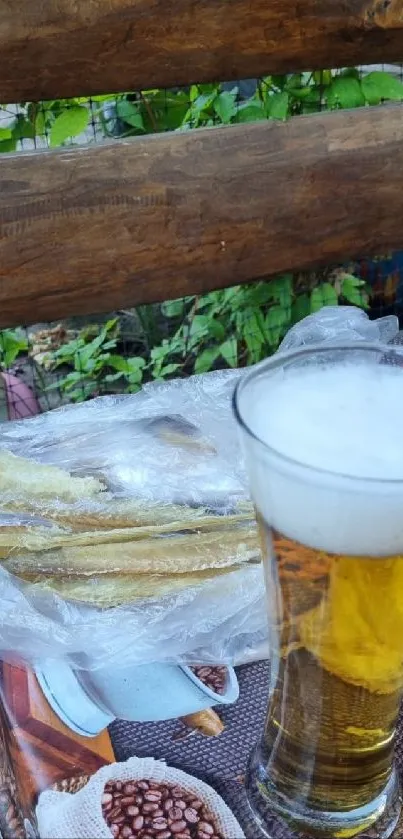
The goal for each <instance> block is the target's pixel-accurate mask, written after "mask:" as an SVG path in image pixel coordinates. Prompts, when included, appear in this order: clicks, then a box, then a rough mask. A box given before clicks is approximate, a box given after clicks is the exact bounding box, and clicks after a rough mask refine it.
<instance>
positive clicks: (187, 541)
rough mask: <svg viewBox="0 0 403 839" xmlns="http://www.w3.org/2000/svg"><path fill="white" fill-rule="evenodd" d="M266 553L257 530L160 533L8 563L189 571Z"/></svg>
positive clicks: (70, 570) (66, 569) (81, 570)
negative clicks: (262, 549)
mask: <svg viewBox="0 0 403 839" xmlns="http://www.w3.org/2000/svg"><path fill="white" fill-rule="evenodd" d="M259 557H260V553H259V543H258V537H257V533H256V529H255V528H253V527H250V528H234V529H232V530H228V531H225V533H223V532H222V531H218V532H211V533H203V532H194V533H192V534H188V533H185V534H183V535H181V536H178V535H175V536H167V537H163V536H160V537H158V538H154V539H141V540H139V541H132V542H116V543H107V544H103V545H102V547H101V546H99V545H92V544H90V545H84V546H81V547H73V548H59V549H58V550H47V551H42V552H39V551H36V552H35V551H32V552H24V551H21V552H16V553H12V554H11V555H10V556H9V557H8V559H7V560H6V561H3V566H4V567H5V568H7V570H8V571H11V572H12V573H13V574H17V575H18V574H20V573H22V572H32V571H37V572H38V574H54V575H65V574H102V573H104V574H110V573H116V574H117V573H130V572H131V573H135V574H175V573H178V574H185V573H188V572H191V571H202V570H204V569H207V568H223V567H230V566H231V565H237V564H239V563H243V562H249V561H251V560H256V561H257V560H258V559H259Z"/></svg>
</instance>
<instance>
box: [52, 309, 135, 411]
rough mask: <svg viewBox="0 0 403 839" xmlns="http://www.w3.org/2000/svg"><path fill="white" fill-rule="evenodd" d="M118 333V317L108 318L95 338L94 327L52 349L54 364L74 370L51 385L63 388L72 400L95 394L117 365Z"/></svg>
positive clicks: (54, 366) (80, 399) (87, 397)
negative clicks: (113, 359) (114, 358)
mask: <svg viewBox="0 0 403 839" xmlns="http://www.w3.org/2000/svg"><path fill="white" fill-rule="evenodd" d="M118 332H119V329H118V321H117V319H116V318H115V319H113V320H109V321H108V322H107V323H106V324H105V326H104V327H103V328H102V329H101V330H100V332H99V334H98V335H96V336H95V337H94V338H93V337H92V334H91V333H92V331H91V330H89V329H83V330H82V331H81V333H80V334H79V335H78V337H77V338H74V339H73V340H72V341H68V343H66V344H63V345H62V346H61V347H60V348H59V349H58V350H56V351H55V352H53V354H52V366H53V368H58V367H62V368H63V369H65V368H66V367H67V368H71V369H70V370H69V372H68V373H66V374H65V375H63V376H62V377H61V378H60V379H59V380H58V381H57V382H55V383H54V384H52V385H50V386H49V387H50V388H51V389H54V388H58V389H60V390H62V391H63V392H65V393H66V394H67V395H68V397H69V399H70V400H71V401H72V402H81V401H83V400H84V399H89V398H90V397H92V396H96V395H97V394H98V392H99V391H100V389H102V382H103V381H104V380H105V379H106V376H107V375H108V371H109V368H113V367H114V365H113V364H112V362H111V359H112V358H113V356H112V354H111V350H115V349H116V344H117V338H118ZM115 369H116V368H115Z"/></svg>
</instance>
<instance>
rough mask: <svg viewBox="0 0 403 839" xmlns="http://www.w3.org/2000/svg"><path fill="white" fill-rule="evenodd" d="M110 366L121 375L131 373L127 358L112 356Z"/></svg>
mask: <svg viewBox="0 0 403 839" xmlns="http://www.w3.org/2000/svg"><path fill="white" fill-rule="evenodd" d="M109 364H110V366H111V367H113V368H114V370H119V371H120V372H121V373H128V372H129V365H128V362H127V359H126V358H123V356H122V355H111V356H110V357H109Z"/></svg>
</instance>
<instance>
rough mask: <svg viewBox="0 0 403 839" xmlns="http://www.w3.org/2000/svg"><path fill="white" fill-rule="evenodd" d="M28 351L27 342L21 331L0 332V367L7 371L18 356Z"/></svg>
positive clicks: (5, 330)
mask: <svg viewBox="0 0 403 839" xmlns="http://www.w3.org/2000/svg"><path fill="white" fill-rule="evenodd" d="M27 351H28V340H27V338H26V336H25V335H24V333H23V331H22V330H21V329H3V330H2V332H0V367H1V368H2V369H4V370H7V369H8V368H9V367H11V366H12V365H13V364H14V362H15V360H16V359H17V358H18V356H19V355H22V354H23V353H26V352H27Z"/></svg>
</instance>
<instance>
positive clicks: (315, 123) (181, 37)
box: [0, 0, 403, 327]
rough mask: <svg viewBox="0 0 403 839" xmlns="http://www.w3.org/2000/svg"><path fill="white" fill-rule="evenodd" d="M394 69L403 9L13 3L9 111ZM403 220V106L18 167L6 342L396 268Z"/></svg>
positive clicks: (19, 160)
mask: <svg viewBox="0 0 403 839" xmlns="http://www.w3.org/2000/svg"><path fill="white" fill-rule="evenodd" d="M347 5H348V7H349V8H348V11H347V12H346V6H347ZM381 60H383V61H391V62H392V61H398V60H403V12H402V2H401V0H350V2H349V4H346V3H345V2H344V0H304V2H301V0H252V2H250V0H248V2H247V0H172V2H169V3H167V2H166V0H79V2H77V0H41V2H40V3H34V2H32V0H13V2H12V3H11V2H9V0H0V101H1V102H2V103H5V102H21V101H28V100H29V101H31V100H39V99H52V98H56V97H73V96H79V95H88V94H94V93H97V92H102V93H105V92H114V91H118V90H129V89H130V90H132V89H140V88H150V87H153V86H164V87H168V86H173V85H185V84H189V83H192V82H202V81H203V82H206V81H214V80H217V79H221V80H224V79H225V80H230V79H236V78H241V77H243V78H248V77H255V76H258V75H267V74H269V73H284V72H291V71H295V70H300V69H314V68H323V67H340V66H346V65H352V64H360V63H365V62H367V63H368V61H371V62H374V61H381ZM402 216H403V108H402V106H401V105H400V104H396V105H389V106H379V107H374V108H361V109H357V110H355V111H335V112H333V113H325V114H318V115H314V116H310V117H296V118H293V119H291V120H290V121H288V122H287V123H276V122H271V121H270V122H266V121H265V122H260V123H256V124H253V125H251V124H243V125H238V126H228V127H224V128H223V127H220V128H211V129H208V130H205V129H204V130H197V131H190V132H177V133H172V134H159V135H153V136H147V137H145V138H134V139H132V140H130V141H117V142H112V143H106V144H99V145H95V144H94V145H91V146H88V147H86V148H79V147H76V148H67V149H63V150H58V151H50V152H35V153H34V152H32V153H18V154H4V155H2V156H0V327H4V326H11V325H14V324H22V323H25V324H28V323H32V322H35V321H41V320H54V319H57V318H60V317H67V316H69V315H72V314H77V313H83V314H84V313H90V312H91V313H95V312H100V311H108V310H112V309H116V308H120V307H123V306H132V305H136V304H139V303H147V302H153V301H158V300H162V299H167V298H174V297H180V296H184V295H188V294H195V293H201V292H205V291H207V290H210V289H213V288H219V287H224V286H229V285H232V284H235V283H241V282H248V281H251V280H253V279H257V278H259V277H262V276H268V275H273V274H275V273H277V272H280V271H283V270H300V269H304V268H307V267H310V266H313V265H316V264H320V263H323V264H326V263H329V262H333V261H337V260H339V259H344V258H346V257H354V256H357V255H366V256H367V255H370V254H371V253H374V252H379V251H381V252H383V251H385V250H386V249H390V248H395V247H399V246H401V245H402V244H403V231H402Z"/></svg>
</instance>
